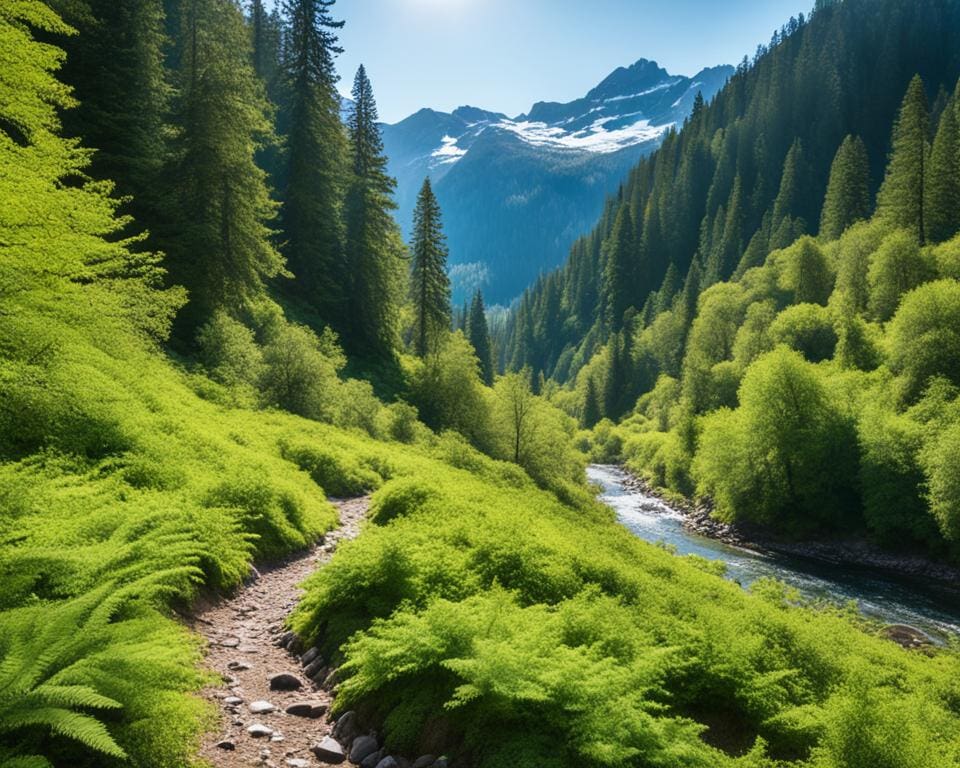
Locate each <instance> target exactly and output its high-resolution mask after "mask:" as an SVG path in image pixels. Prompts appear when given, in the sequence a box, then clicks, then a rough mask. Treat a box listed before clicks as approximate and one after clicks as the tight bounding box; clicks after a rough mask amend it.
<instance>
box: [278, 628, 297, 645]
mask: <svg viewBox="0 0 960 768" xmlns="http://www.w3.org/2000/svg"><path fill="white" fill-rule="evenodd" d="M294 637H295V635H294V634H293V632H284V633H283V634H282V635H280V637H279V638H277V645H279V646H280V647H281V648H288V647H289V646H290V643H292V642H293V638H294Z"/></svg>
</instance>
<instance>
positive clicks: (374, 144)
mask: <svg viewBox="0 0 960 768" xmlns="http://www.w3.org/2000/svg"><path fill="white" fill-rule="evenodd" d="M377 119H378V117H377V104H376V101H375V100H374V98H373V89H372V87H371V85H370V80H369V79H368V78H367V73H366V70H365V69H364V67H363V66H362V65H361V66H360V68H359V69H358V70H357V75H356V78H355V79H354V83H353V105H352V107H351V110H350V116H349V118H348V120H347V129H348V133H349V135H350V149H351V159H352V174H351V179H350V188H349V191H348V193H347V199H346V205H345V219H346V252H347V263H348V266H349V272H350V277H351V278H352V286H351V288H350V296H351V301H350V302H349V307H350V314H351V319H350V323H349V326H348V327H349V337H348V338H349V340H350V341H351V342H352V346H353V347H354V348H355V349H358V350H361V351H364V352H367V353H372V354H375V355H379V356H389V355H391V354H392V352H393V350H394V349H395V348H396V347H397V345H398V342H399V318H400V302H401V299H402V296H403V293H402V285H403V271H402V269H401V265H402V263H403V251H402V241H401V238H400V232H399V229H398V227H397V225H396V223H395V222H394V220H393V217H392V216H391V214H390V212H391V211H392V210H393V209H394V208H396V205H395V204H394V202H393V197H392V195H393V191H394V188H395V186H396V182H395V181H394V180H393V179H392V178H390V176H388V175H387V158H386V157H385V156H384V154H383V140H382V139H381V137H380V128H379V126H378V124H377Z"/></svg>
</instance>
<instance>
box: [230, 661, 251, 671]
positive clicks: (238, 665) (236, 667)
mask: <svg viewBox="0 0 960 768" xmlns="http://www.w3.org/2000/svg"><path fill="white" fill-rule="evenodd" d="M227 669H229V670H230V671H232V672H245V671H246V670H248V669H250V665H249V664H248V663H247V662H245V661H231V662H230V663H229V664H227Z"/></svg>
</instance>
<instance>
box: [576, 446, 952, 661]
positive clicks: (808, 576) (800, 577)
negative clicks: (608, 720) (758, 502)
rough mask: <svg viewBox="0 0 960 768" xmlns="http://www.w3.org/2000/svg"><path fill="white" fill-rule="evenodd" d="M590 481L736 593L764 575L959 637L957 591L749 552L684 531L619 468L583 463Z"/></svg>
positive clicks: (636, 528)
mask: <svg viewBox="0 0 960 768" xmlns="http://www.w3.org/2000/svg"><path fill="white" fill-rule="evenodd" d="M587 476H588V477H589V479H590V481H591V482H593V483H596V484H597V485H599V486H600V487H601V488H602V495H601V497H600V499H601V501H603V502H604V503H605V504H607V505H608V506H610V507H612V508H613V509H614V510H615V511H616V513H617V517H618V518H619V520H620V522H621V523H622V524H623V525H624V526H625V527H626V528H627V529H628V530H630V531H631V532H632V533H634V534H636V535H637V536H639V537H640V538H641V539H644V540H646V541H650V542H663V543H664V544H667V545H670V546H672V547H675V548H676V551H677V552H678V553H679V554H682V555H688V554H695V555H700V556H701V557H705V558H707V559H709V560H722V561H724V562H725V563H726V564H727V578H729V579H733V580H736V581H737V582H739V583H740V584H742V585H743V586H744V587H747V586H749V585H750V584H751V583H752V582H754V581H756V580H757V579H759V578H761V577H764V576H772V577H775V578H777V579H779V580H780V581H783V582H785V583H786V584H789V585H790V586H792V587H795V588H796V589H797V590H799V592H800V593H801V594H803V595H804V596H807V597H813V598H826V599H829V600H833V601H835V602H839V603H846V602H848V601H850V600H854V601H856V603H857V605H858V606H859V608H860V610H861V611H862V613H863V614H864V615H866V616H868V617H870V618H874V619H878V620H880V621H883V622H885V623H887V624H909V625H910V626H913V627H917V628H918V629H922V630H923V631H924V632H926V633H927V634H929V635H930V636H931V637H933V638H934V639H935V640H937V641H938V642H941V643H942V642H944V641H945V640H946V638H947V637H949V636H956V637H960V591H952V590H950V589H949V588H948V587H946V586H945V585H938V584H927V583H921V582H917V581H910V580H906V579H898V578H896V577H894V576H891V575H888V574H885V573H879V572H877V571H874V570H870V569H865V568H858V567H844V566H835V565H830V564H826V563H819V562H816V561H811V560H805V559H801V558H792V557H788V556H783V555H779V554H772V553H764V552H754V551H752V550H748V549H743V548H740V547H734V546H730V545H728V544H725V543H723V542H720V541H716V540H714V539H709V538H706V537H704V536H700V535H698V534H695V533H691V532H688V531H686V530H685V529H684V527H683V514H682V513H681V512H679V511H677V510H675V509H673V508H671V507H670V506H669V505H667V504H666V503H664V502H663V501H662V500H660V499H658V498H656V497H653V496H650V495H649V494H646V493H643V492H640V491H635V490H632V489H628V488H627V487H626V486H625V484H624V481H625V480H626V478H627V475H626V474H625V473H624V472H623V471H622V470H621V469H619V468H617V467H613V466H605V465H591V466H590V467H588V469H587Z"/></svg>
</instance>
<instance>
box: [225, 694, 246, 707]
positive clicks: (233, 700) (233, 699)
mask: <svg viewBox="0 0 960 768" xmlns="http://www.w3.org/2000/svg"><path fill="white" fill-rule="evenodd" d="M223 703H224V704H226V705H227V706H228V707H237V706H239V705H240V704H243V699H241V698H240V697H239V696H227V698H225V699H224V700H223Z"/></svg>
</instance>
